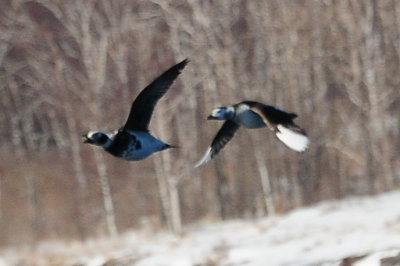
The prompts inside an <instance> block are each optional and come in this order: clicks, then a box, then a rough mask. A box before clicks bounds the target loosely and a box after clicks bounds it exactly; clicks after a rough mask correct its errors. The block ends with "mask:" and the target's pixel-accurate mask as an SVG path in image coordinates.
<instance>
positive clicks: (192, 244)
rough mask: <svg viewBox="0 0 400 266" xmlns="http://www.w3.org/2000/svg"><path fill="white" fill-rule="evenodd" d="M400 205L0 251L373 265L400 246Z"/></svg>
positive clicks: (98, 259) (345, 206) (314, 210)
mask: <svg viewBox="0 0 400 266" xmlns="http://www.w3.org/2000/svg"><path fill="white" fill-rule="evenodd" d="M399 205H400V192H391V193H385V194H381V195H378V196H373V197H362V198H352V199H346V200H343V201H336V202H324V203H321V204H317V205H315V206H311V207H308V208H301V209H298V210H295V211H292V212H290V213H289V214H287V215H284V216H279V217H274V218H263V219H257V220H252V221H248V220H247V221H228V222H220V223H214V224H207V223H202V224H199V225H195V226H190V227H188V228H187V230H186V232H185V234H184V236H176V235H173V234H170V233H165V232H160V233H155V234H150V233H148V232H147V233H146V232H138V231H133V232H130V233H126V234H124V235H122V236H121V237H120V238H118V239H114V240H110V239H95V240H91V241H87V242H85V243H72V244H71V243H69V244H63V243H57V245H56V247H57V248H54V249H53V248H52V247H54V245H53V244H48V243H47V244H42V245H39V246H38V248H36V250H34V252H24V251H21V250H13V249H9V250H6V251H3V252H1V253H0V262H2V261H4V262H8V264H10V265H13V264H14V265H15V264H18V262H24V263H25V264H24V265H32V264H34V262H36V264H35V265H45V264H43V262H44V261H51V262H52V263H54V264H56V263H57V264H59V265H77V264H82V265H90V266H98V265H103V264H104V263H106V262H108V261H112V262H113V263H114V264H113V265H118V263H119V264H123V265H138V266H156V265H160V266H161V265H162V266H168V265H171V266H194V265H225V266H228V265H229V266H234V265H248V266H265V265H269V266H274V265H278V266H292V265H296V266H297V265H299V266H302V265H304V266H306V265H325V266H327V265H338V264H339V262H340V259H343V258H346V257H353V256H364V255H367V256H366V257H363V258H362V259H361V260H359V261H358V262H357V263H356V264H355V265H357V266H375V265H380V259H381V258H382V257H384V256H387V254H390V256H392V255H393V256H394V255H397V254H399V253H400V206H399ZM57 259H58V260H57ZM29 262H32V263H31V264H29ZM37 262H41V263H37ZM6 264H7V263H6ZM49 265H50V264H49Z"/></svg>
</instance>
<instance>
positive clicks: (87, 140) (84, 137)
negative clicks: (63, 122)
mask: <svg viewBox="0 0 400 266" xmlns="http://www.w3.org/2000/svg"><path fill="white" fill-rule="evenodd" d="M82 137H83V143H89V144H91V143H93V141H92V140H91V139H89V138H88V136H87V134H83V135H82Z"/></svg>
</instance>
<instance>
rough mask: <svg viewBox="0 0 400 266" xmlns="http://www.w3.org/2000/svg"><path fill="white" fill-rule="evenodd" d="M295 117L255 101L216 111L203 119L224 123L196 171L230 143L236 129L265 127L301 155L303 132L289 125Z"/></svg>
mask: <svg viewBox="0 0 400 266" xmlns="http://www.w3.org/2000/svg"><path fill="white" fill-rule="evenodd" d="M296 117H297V115H296V114H294V113H287V112H285V111H283V110H281V109H280V108H278V107H275V106H270V105H265V104H263V103H259V102H255V101H243V102H240V103H237V104H234V105H230V106H224V107H219V108H216V109H214V110H213V111H212V113H211V115H209V116H208V118H207V119H209V120H210V119H213V120H226V121H225V123H224V124H223V125H222V127H221V129H220V130H219V131H218V133H217V134H216V136H215V137H214V139H213V141H212V142H211V145H210V147H208V149H207V151H206V152H205V154H204V156H203V157H202V158H201V159H200V160H199V161H198V162H197V163H196V165H195V166H196V167H198V166H200V165H202V164H205V163H206V162H208V161H210V160H211V159H212V158H213V157H214V156H215V155H217V154H218V152H219V151H220V150H221V149H222V148H223V147H224V146H225V145H226V144H227V143H228V142H229V141H230V140H231V139H232V137H233V135H234V134H235V133H236V131H237V130H238V129H239V127H241V126H242V127H245V128H262V127H268V128H269V129H270V130H272V131H273V132H275V134H276V136H277V137H278V139H279V140H280V141H282V142H283V143H284V144H285V145H286V146H287V147H289V148H290V149H292V150H294V151H297V152H302V151H305V150H306V149H307V147H308V143H309V139H308V137H307V135H306V133H305V131H304V130H303V129H301V128H300V127H299V126H298V125H296V124H295V123H294V122H293V119H295V118H296Z"/></svg>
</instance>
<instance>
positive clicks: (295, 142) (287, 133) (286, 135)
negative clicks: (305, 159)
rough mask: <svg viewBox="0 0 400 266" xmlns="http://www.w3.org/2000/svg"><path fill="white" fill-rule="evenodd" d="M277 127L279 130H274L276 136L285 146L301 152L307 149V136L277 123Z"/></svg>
mask: <svg viewBox="0 0 400 266" xmlns="http://www.w3.org/2000/svg"><path fill="white" fill-rule="evenodd" d="M278 129H279V132H276V136H277V137H278V139H280V140H281V141H282V142H283V143H284V144H285V145H286V146H288V147H289V148H291V149H292V150H295V151H297V152H302V151H305V150H306V149H307V147H308V143H309V139H308V137H307V136H305V135H303V134H301V133H300V132H296V131H294V130H291V129H289V128H287V127H284V126H282V125H278Z"/></svg>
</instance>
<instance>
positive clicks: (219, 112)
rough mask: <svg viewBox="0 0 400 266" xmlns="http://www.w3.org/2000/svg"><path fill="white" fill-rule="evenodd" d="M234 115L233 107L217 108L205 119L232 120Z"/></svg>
mask: <svg viewBox="0 0 400 266" xmlns="http://www.w3.org/2000/svg"><path fill="white" fill-rule="evenodd" d="M234 115H235V109H234V108H233V106H226V107H218V108H216V109H214V110H213V111H212V112H211V114H210V115H209V116H208V117H207V119H209V120H212V119H213V120H226V119H231V118H233V116H234Z"/></svg>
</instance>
